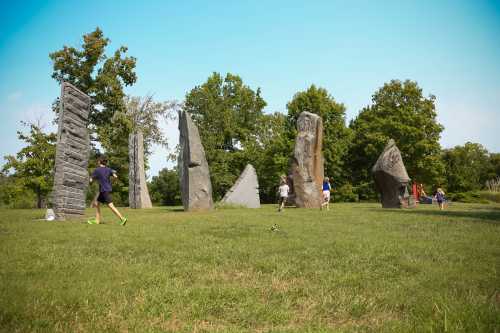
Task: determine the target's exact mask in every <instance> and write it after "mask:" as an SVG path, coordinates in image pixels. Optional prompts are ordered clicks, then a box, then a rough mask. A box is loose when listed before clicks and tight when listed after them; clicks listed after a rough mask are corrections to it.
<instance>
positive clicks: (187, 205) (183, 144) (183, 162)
mask: <svg viewBox="0 0 500 333" xmlns="http://www.w3.org/2000/svg"><path fill="white" fill-rule="evenodd" d="M179 132H180V138H179V145H180V153H179V158H178V163H179V165H178V168H179V178H180V185H181V197H182V205H183V206H184V210H186V211H199V210H210V209H213V199H212V183H211V181H210V170H209V169H208V163H207V159H206V158H205V150H204V149H203V145H202V144H201V139H200V134H199V133H198V128H197V127H196V126H195V124H194V123H193V121H192V120H191V116H190V115H189V113H187V112H185V111H180V112H179Z"/></svg>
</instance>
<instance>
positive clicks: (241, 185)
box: [221, 164, 260, 208]
mask: <svg viewBox="0 0 500 333" xmlns="http://www.w3.org/2000/svg"><path fill="white" fill-rule="evenodd" d="M221 203H222V204H231V205H238V206H244V207H247V208H260V197H259V180H258V179H257V173H256V172H255V168H254V167H253V166H252V165H251V164H247V166H246V167H245V170H243V172H242V173H241V175H240V177H239V178H238V180H236V182H235V183H234V185H233V186H232V187H231V188H230V189H229V191H227V193H226V195H224V198H222V200H221Z"/></svg>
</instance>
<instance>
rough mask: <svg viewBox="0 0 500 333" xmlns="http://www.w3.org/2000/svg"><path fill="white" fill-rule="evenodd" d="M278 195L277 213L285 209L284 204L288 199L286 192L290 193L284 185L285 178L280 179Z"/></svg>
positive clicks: (285, 184)
mask: <svg viewBox="0 0 500 333" xmlns="http://www.w3.org/2000/svg"><path fill="white" fill-rule="evenodd" d="M278 191H279V194H280V199H279V202H278V204H279V208H278V212H281V211H282V210H283V209H284V208H285V203H286V200H287V199H288V192H289V191H290V188H289V187H288V185H287V183H286V176H282V177H281V181H280V187H279V189H278Z"/></svg>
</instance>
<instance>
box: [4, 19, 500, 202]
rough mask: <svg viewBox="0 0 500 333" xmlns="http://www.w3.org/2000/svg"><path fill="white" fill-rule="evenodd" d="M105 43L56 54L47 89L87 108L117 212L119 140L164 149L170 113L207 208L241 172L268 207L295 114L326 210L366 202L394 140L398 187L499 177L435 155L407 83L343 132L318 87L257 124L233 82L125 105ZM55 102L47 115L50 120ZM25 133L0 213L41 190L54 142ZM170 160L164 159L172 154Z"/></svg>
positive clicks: (126, 62) (41, 195)
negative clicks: (318, 157)
mask: <svg viewBox="0 0 500 333" xmlns="http://www.w3.org/2000/svg"><path fill="white" fill-rule="evenodd" d="M109 42H110V41H109V39H108V38H106V37H104V34H103V32H102V31H101V30H100V29H99V28H97V29H96V30H95V31H93V32H91V33H89V34H86V35H84V36H83V43H82V45H81V47H80V48H75V47H70V46H64V47H63V49H61V50H58V51H56V52H53V53H51V54H50V55H49V56H50V58H51V60H52V62H53V74H52V77H53V78H54V79H55V80H57V81H58V82H62V81H67V82H70V83H71V84H73V85H75V86H76V87H77V88H78V89H80V90H82V91H83V92H85V93H86V94H88V95H89V96H90V97H91V98H92V106H91V113H90V120H89V130H90V134H91V159H90V162H91V163H90V166H89V168H93V167H95V165H94V163H95V162H94V161H95V157H97V156H98V155H100V154H103V153H105V154H106V155H107V156H108V159H109V163H110V165H111V166H112V167H113V168H114V169H115V170H117V172H118V176H119V177H118V183H116V184H115V185H114V192H115V195H114V197H115V198H116V199H115V200H116V201H117V203H118V204H126V203H127V198H128V135H129V134H130V133H131V132H133V131H137V130H141V131H143V132H144V138H145V140H144V141H145V155H146V156H145V159H146V163H147V158H148V156H150V154H151V149H150V148H151V144H152V143H158V144H166V143H167V142H166V139H165V136H164V135H163V133H161V131H160V129H159V124H158V121H161V119H169V120H173V118H174V117H175V111H176V110H178V109H180V108H182V109H183V110H185V111H188V112H189V113H190V114H191V115H192V118H193V121H194V122H195V123H196V125H197V126H198V129H199V132H200V136H201V139H202V142H203V146H204V148H205V153H206V157H207V161H208V163H209V166H210V172H211V180H212V185H213V192H214V199H215V200H218V199H220V198H221V197H222V196H223V195H224V194H225V192H226V191H227V190H228V189H229V188H230V187H231V186H232V184H233V183H234V182H235V180H236V179H237V178H238V176H239V174H240V173H241V171H242V170H243V169H244V167H245V165H246V164H247V163H251V164H252V165H253V166H254V167H255V169H256V171H257V174H258V177H259V185H260V195H261V200H262V201H263V202H273V201H274V200H275V197H276V188H277V181H278V179H279V177H280V176H281V175H283V174H287V173H288V168H289V163H290V158H291V156H292V153H293V146H294V143H295V136H296V128H295V124H296V120H297V118H298V115H299V114H300V113H301V112H302V111H309V112H312V113H315V114H318V115H320V116H321V117H322V119H323V126H324V138H323V153H324V157H325V175H326V176H329V177H330V178H331V179H332V180H333V185H334V189H335V192H334V196H335V197H336V199H337V200H342V201H355V200H372V199H375V198H376V193H375V190H374V186H373V180H372V177H371V173H370V171H371V167H372V166H373V164H374V163H375V161H376V159H377V158H378V156H379V154H380V153H381V151H382V150H383V148H384V146H385V144H386V143H387V141H388V140H389V139H390V138H393V139H395V140H396V143H397V145H398V147H399V149H400V150H401V154H402V157H403V161H404V163H405V165H406V168H407V171H408V174H409V176H410V178H412V179H413V180H415V181H418V182H419V183H423V184H424V185H425V186H426V188H428V191H429V190H431V189H433V188H435V187H436V186H441V187H444V188H446V189H447V190H448V191H452V192H463V191H471V190H479V189H482V188H483V187H484V186H485V183H486V181H488V180H490V179H494V178H495V177H498V176H500V154H495V153H490V152H488V151H487V150H486V149H485V148H484V147H483V146H482V145H481V144H479V143H469V142H468V143H465V144H464V145H463V146H457V147H454V148H451V149H442V147H441V146H440V143H439V139H440V136H441V133H442V131H443V129H444V127H443V126H442V125H441V124H439V123H438V122H437V119H436V117H437V113H436V107H435V96H432V95H430V96H424V95H423V92H422V89H421V88H420V87H419V86H418V84H417V83H416V82H414V81H411V80H406V81H400V80H392V81H390V82H387V83H385V84H384V85H383V86H382V87H381V88H380V89H378V90H377V91H376V92H375V93H374V94H373V95H372V99H371V103H370V104H369V105H367V106H366V107H364V108H363V109H362V110H360V112H359V114H358V115H357V116H356V117H355V118H354V119H352V120H351V121H350V122H349V124H347V122H346V115H345V112H346V107H345V106H344V104H342V103H340V102H338V101H336V100H335V98H334V97H333V96H332V94H331V93H329V92H328V91H327V90H326V89H324V88H322V87H317V86H315V85H311V86H310V87H309V88H307V89H306V90H304V91H299V92H297V93H296V94H295V95H294V96H292V97H291V99H290V101H289V102H288V103H287V104H286V109H287V113H286V114H285V113H281V112H274V113H265V112H264V108H265V107H266V105H267V104H266V101H265V100H264V99H263V97H262V94H261V90H260V88H257V89H252V88H251V87H249V86H248V85H246V84H245V83H244V82H243V80H242V78H241V77H239V76H238V75H234V74H231V73H227V74H226V75H225V76H223V75H221V74H220V73H213V74H212V75H210V76H209V77H208V79H207V80H206V81H205V82H203V83H202V84H200V85H198V86H195V87H194V88H193V89H191V90H190V91H188V92H187V94H186V96H185V100H184V101H183V103H177V102H175V101H165V102H157V101H154V100H153V97H152V96H145V97H132V96H126V95H125V93H124V88H125V87H126V86H131V85H133V84H134V83H135V82H136V81H137V75H136V72H135V66H136V59H135V58H134V57H131V56H129V55H127V52H128V50H127V48H126V47H125V46H122V47H120V48H118V49H117V50H115V52H114V53H112V55H111V56H108V55H107V53H106V48H107V46H108V44H109ZM58 105H59V100H58V99H56V100H55V101H54V103H53V110H54V112H55V115H56V118H57V112H58ZM27 126H28V128H29V133H22V132H19V133H18V137H19V139H20V140H22V141H24V142H25V143H26V146H25V147H24V148H23V149H22V150H21V151H20V152H19V153H18V154H17V155H15V156H6V157H5V159H6V161H7V163H5V165H4V166H3V168H2V173H1V174H0V188H1V192H0V193H1V196H0V202H1V203H2V204H4V205H11V206H14V205H18V206H30V202H31V205H33V203H34V202H35V203H36V205H37V206H39V207H40V206H43V205H44V202H45V201H46V200H47V196H48V195H49V193H50V191H51V189H52V181H53V179H52V170H53V163H54V156H55V139H56V136H55V134H54V133H44V132H43V130H42V129H41V128H40V127H39V126H37V125H36V124H27ZM173 158H175V154H173ZM149 190H150V194H151V198H152V200H153V201H154V202H156V203H158V204H170V205H171V204H178V203H179V202H180V190H179V181H178V177H177V170H176V168H173V169H163V170H161V171H160V173H159V175H157V176H154V177H153V178H152V181H151V183H150V184H149Z"/></svg>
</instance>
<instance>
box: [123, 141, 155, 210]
mask: <svg viewBox="0 0 500 333" xmlns="http://www.w3.org/2000/svg"><path fill="white" fill-rule="evenodd" d="M128 148H129V150H128V156H129V175H128V202H129V206H130V208H151V207H153V205H152V204H151V198H150V197H149V192H148V186H147V183H146V173H145V171H144V139H143V135H142V133H141V132H137V133H131V134H130V135H129V138H128Z"/></svg>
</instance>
